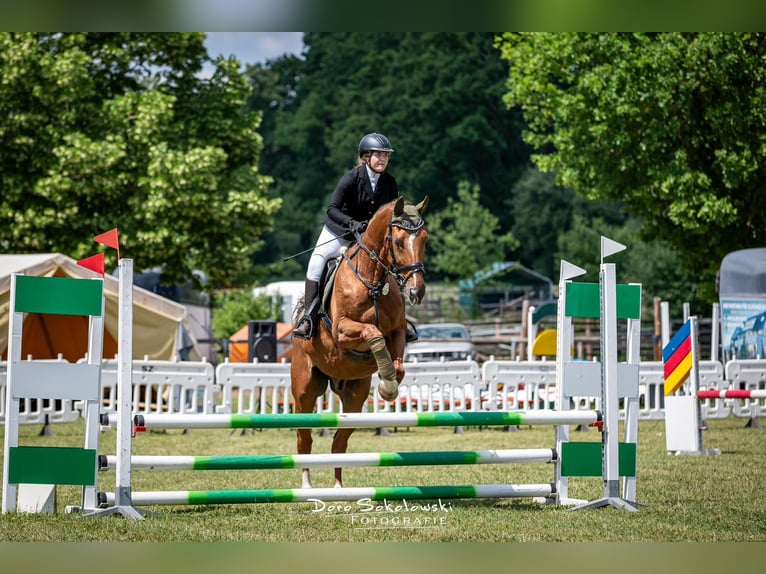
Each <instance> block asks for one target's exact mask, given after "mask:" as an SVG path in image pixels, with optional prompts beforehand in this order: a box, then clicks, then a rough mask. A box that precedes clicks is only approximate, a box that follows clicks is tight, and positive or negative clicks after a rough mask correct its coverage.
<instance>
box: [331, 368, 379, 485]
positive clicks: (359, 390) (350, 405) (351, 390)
mask: <svg viewBox="0 0 766 574" xmlns="http://www.w3.org/2000/svg"><path fill="white" fill-rule="evenodd" d="M371 379H372V377H367V378H366V379H357V380H355V381H345V382H344V384H343V386H342V388H340V389H334V390H335V392H336V393H337V394H338V396H339V397H340V400H341V402H342V403H343V412H344V413H359V412H362V407H363V406H364V404H365V402H367V399H368V397H369V395H370V381H371ZM355 430H356V429H352V428H341V429H338V430H337V431H336V432H335V435H334V436H333V439H332V452H333V453H344V452H346V451H347V450H348V439H349V437H350V436H351V435H352V434H353V432H354V431H355ZM342 486H343V469H342V468H340V467H338V468H336V469H335V487H336V488H340V487H342Z"/></svg>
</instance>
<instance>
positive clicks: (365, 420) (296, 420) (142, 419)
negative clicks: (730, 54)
mask: <svg viewBox="0 0 766 574" xmlns="http://www.w3.org/2000/svg"><path fill="white" fill-rule="evenodd" d="M599 421H601V413H600V412H598V411H594V410H587V411H569V412H559V411H529V412H503V411H455V412H436V413H288V414H263V415H260V414H185V413H178V414H161V413H157V414H155V413H147V414H140V415H136V416H135V417H134V423H135V426H136V429H141V430H151V429H178V428H186V429H203V428H204V429H245V428H252V429H269V428H288V429H297V428H377V427H389V426H391V427H438V426H442V427H458V426H507V425H557V424H567V425H580V424H583V425H589V424H595V423H597V422H599Z"/></svg>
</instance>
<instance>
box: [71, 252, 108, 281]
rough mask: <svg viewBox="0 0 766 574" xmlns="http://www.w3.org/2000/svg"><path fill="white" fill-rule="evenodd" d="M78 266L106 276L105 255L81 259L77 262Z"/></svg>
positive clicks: (100, 254)
mask: <svg viewBox="0 0 766 574" xmlns="http://www.w3.org/2000/svg"><path fill="white" fill-rule="evenodd" d="M77 265H79V266H80V267H85V269H90V270H91V271H95V272H96V273H98V274H99V275H101V277H103V276H104V254H103V253H99V254H98V255H92V256H90V257H86V258H85V259H80V260H79V261H78V262H77Z"/></svg>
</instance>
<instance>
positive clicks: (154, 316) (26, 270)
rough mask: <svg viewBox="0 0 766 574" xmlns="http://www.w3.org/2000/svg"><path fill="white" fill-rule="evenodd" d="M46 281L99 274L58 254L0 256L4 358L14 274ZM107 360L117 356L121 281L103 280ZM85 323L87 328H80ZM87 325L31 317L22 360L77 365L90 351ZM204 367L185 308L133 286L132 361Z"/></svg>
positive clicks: (76, 320)
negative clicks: (63, 361) (180, 362)
mask: <svg viewBox="0 0 766 574" xmlns="http://www.w3.org/2000/svg"><path fill="white" fill-rule="evenodd" d="M12 273H23V274H25V275H34V276H42V277H73V278H91V277H98V274H97V273H95V272H93V271H90V270H89V269H86V268H84V267H81V266H80V265H78V264H77V261H75V260H74V259H72V258H70V257H67V256H65V255H61V254H59V253H40V254H25V255H0V355H1V356H2V357H3V358H5V357H7V352H8V318H9V310H10V286H11V274H12ZM104 292H105V299H106V300H105V317H104V357H105V358H113V357H114V355H115V353H116V352H117V343H116V341H117V339H118V328H117V322H118V313H119V301H118V295H119V281H118V280H117V278H116V277H111V276H109V275H106V276H105V277H104ZM80 321H82V322H80ZM83 333H87V319H86V318H83V317H68V316H63V315H60V316H43V315H37V314H29V315H28V316H27V317H25V319H24V332H23V341H22V356H28V355H32V356H33V357H34V358H35V359H45V358H56V357H57V356H58V354H61V355H63V357H64V358H65V359H66V360H68V361H70V362H74V361H76V360H78V359H80V358H82V357H83V356H84V354H85V352H86V350H87V348H88V341H87V336H86V335H84V334H83ZM144 357H148V358H149V359H150V360H160V361H162V360H164V361H172V360H190V361H199V360H200V359H201V354H200V351H199V348H198V347H197V341H196V340H195V338H194V335H193V332H192V328H191V326H190V323H189V320H188V317H187V312H186V308H185V307H184V306H183V305H181V304H179V303H176V302H174V301H171V300H170V299H166V298H165V297H161V296H159V295H156V294H154V293H151V292H150V291H146V290H145V289H141V288H140V287H136V286H135V285H134V286H133V358H134V359H143V358H144Z"/></svg>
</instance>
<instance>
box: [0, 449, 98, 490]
mask: <svg viewBox="0 0 766 574" xmlns="http://www.w3.org/2000/svg"><path fill="white" fill-rule="evenodd" d="M8 458H9V469H8V482H9V483H10V484H74V485H83V486H95V484H96V451H95V450H93V449H84V448H74V447H42V446H17V447H12V448H11V449H10V455H9V457H8Z"/></svg>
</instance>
